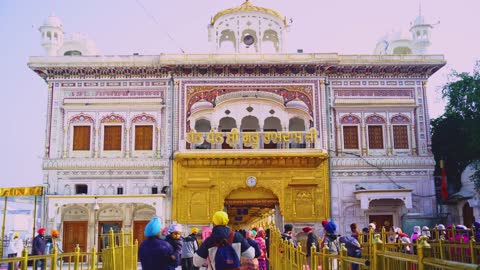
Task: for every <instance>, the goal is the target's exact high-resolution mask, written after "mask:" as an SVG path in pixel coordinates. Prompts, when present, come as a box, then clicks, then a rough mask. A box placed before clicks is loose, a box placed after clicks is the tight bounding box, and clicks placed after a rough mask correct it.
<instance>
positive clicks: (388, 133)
mask: <svg viewBox="0 0 480 270" xmlns="http://www.w3.org/2000/svg"><path fill="white" fill-rule="evenodd" d="M392 134H393V132H392V125H390V124H387V128H386V129H385V136H386V137H387V156H391V155H392V142H393V138H392Z"/></svg>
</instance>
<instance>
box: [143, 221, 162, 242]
mask: <svg viewBox="0 0 480 270" xmlns="http://www.w3.org/2000/svg"><path fill="white" fill-rule="evenodd" d="M161 229H162V222H161V221H160V219H159V218H158V217H154V218H152V220H150V222H148V224H147V226H145V232H144V233H143V234H144V235H145V236H146V237H152V236H155V235H157V234H158V233H159V232H160V230H161Z"/></svg>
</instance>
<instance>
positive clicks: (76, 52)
mask: <svg viewBox="0 0 480 270" xmlns="http://www.w3.org/2000/svg"><path fill="white" fill-rule="evenodd" d="M63 55H65V56H80V55H82V52H80V51H76V50H73V51H66V52H65V53H64V54H63Z"/></svg>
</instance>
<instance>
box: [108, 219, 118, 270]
mask: <svg viewBox="0 0 480 270" xmlns="http://www.w3.org/2000/svg"><path fill="white" fill-rule="evenodd" d="M109 238H110V248H111V250H112V256H111V257H112V261H111V263H112V264H111V267H112V269H117V268H116V266H117V265H116V260H115V259H116V258H115V256H116V255H117V254H116V252H115V249H116V248H115V233H114V232H113V229H112V228H110V235H109Z"/></svg>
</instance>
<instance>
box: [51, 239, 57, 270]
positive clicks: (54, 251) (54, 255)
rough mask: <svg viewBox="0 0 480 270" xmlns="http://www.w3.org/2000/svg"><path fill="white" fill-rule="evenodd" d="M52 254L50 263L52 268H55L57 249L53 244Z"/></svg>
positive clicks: (54, 269)
mask: <svg viewBox="0 0 480 270" xmlns="http://www.w3.org/2000/svg"><path fill="white" fill-rule="evenodd" d="M52 254H53V256H52V257H51V259H50V265H51V267H52V270H57V260H58V250H57V247H56V246H55V245H53V249H52Z"/></svg>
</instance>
